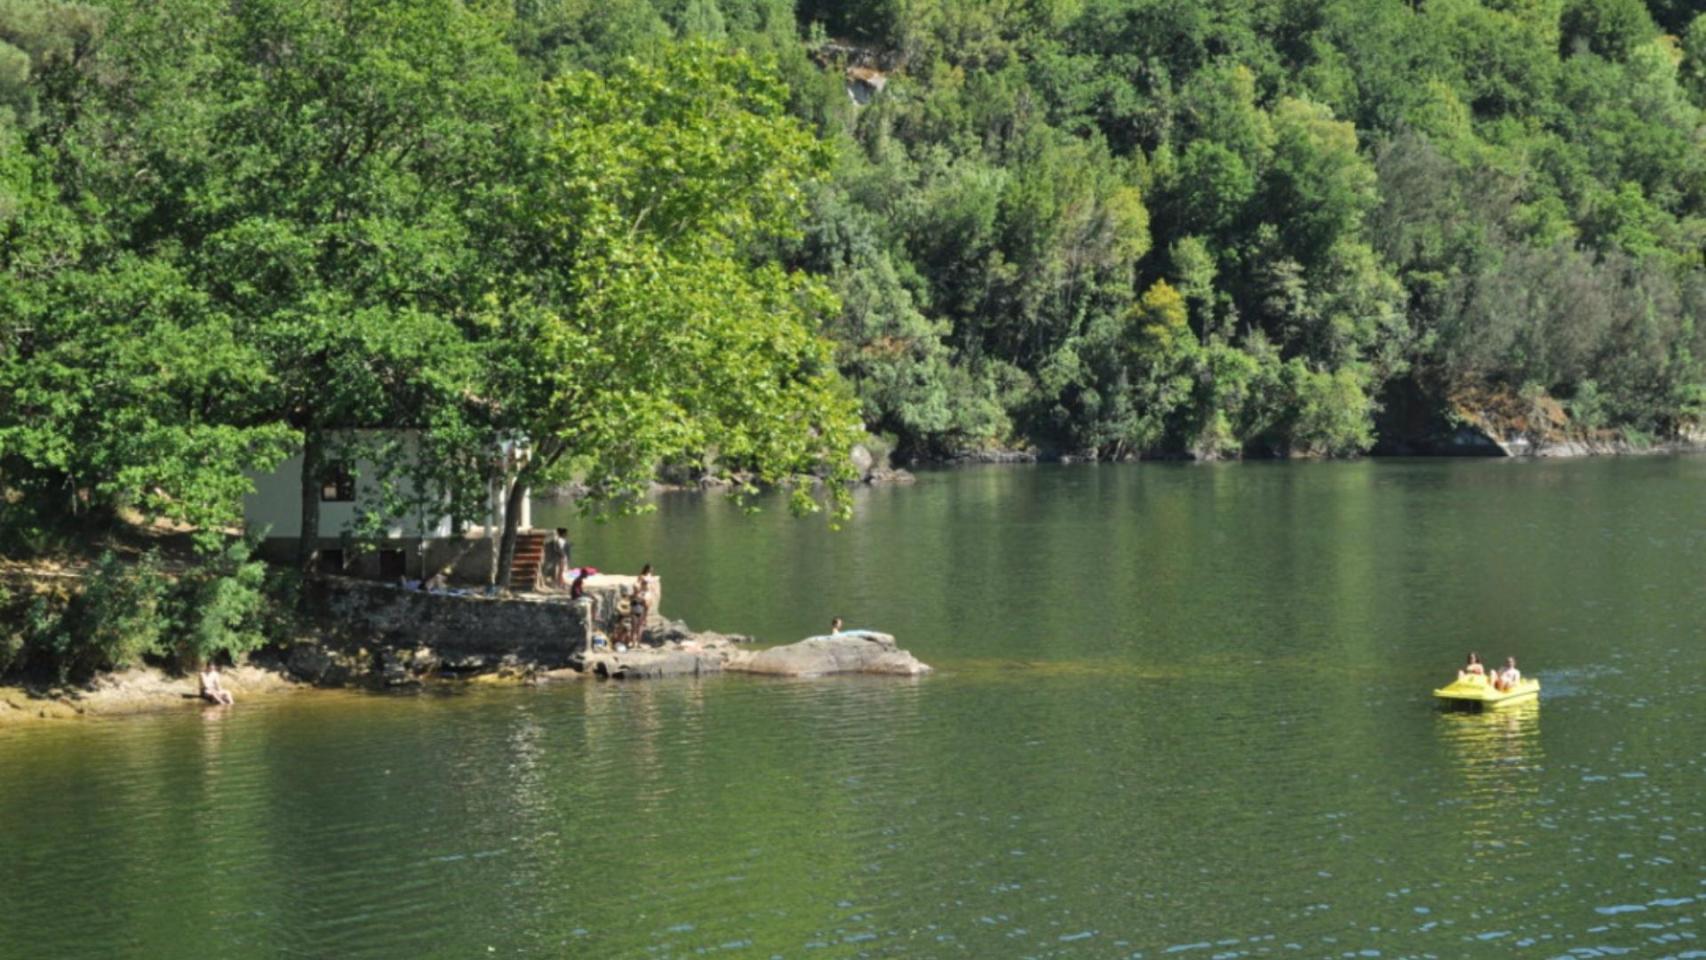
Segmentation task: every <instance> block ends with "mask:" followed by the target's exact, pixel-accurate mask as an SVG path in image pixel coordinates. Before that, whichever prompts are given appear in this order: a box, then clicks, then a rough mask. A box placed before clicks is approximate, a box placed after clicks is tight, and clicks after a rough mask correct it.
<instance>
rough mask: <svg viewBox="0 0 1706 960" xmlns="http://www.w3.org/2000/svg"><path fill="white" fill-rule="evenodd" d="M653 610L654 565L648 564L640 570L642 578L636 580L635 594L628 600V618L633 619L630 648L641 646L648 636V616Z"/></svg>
mask: <svg viewBox="0 0 1706 960" xmlns="http://www.w3.org/2000/svg"><path fill="white" fill-rule="evenodd" d="M651 609H652V565H651V564H649V563H648V564H646V565H645V566H643V567H641V568H640V576H639V577H638V578H637V579H635V580H634V594H633V596H632V597H630V598H629V600H628V616H630V617H631V618H633V626H632V627H631V628H630V631H631V632H630V639H629V641H628V645H629V646H633V647H637V646H639V645H640V639H641V638H642V637H644V636H645V635H646V615H647V614H648V613H650V612H651Z"/></svg>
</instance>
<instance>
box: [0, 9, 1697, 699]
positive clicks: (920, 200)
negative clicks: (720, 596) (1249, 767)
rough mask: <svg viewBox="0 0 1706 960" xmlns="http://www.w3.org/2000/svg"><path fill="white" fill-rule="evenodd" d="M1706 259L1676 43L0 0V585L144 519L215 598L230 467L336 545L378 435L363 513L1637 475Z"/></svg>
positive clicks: (1570, 13)
mask: <svg viewBox="0 0 1706 960" xmlns="http://www.w3.org/2000/svg"><path fill="white" fill-rule="evenodd" d="M1703 250H1706V15H1701V14H1697V13H1696V12H1695V11H1694V9H1692V4H1691V3H1689V2H1687V0H1647V2H1642V0H1272V2H1267V0H868V2H860V0H855V2H837V3H827V2H822V0H801V2H799V3H797V4H794V3H788V2H784V0H599V2H596V3H595V2H591V0H513V2H499V0H288V2H287V0H244V2H240V3H237V2H230V0H106V2H61V0H0V540H3V541H4V543H5V544H6V550H7V551H8V552H9V553H13V554H17V553H25V552H29V551H31V550H37V549H41V548H43V546H44V545H45V544H48V543H50V542H52V540H53V536H54V534H53V531H54V530H56V529H59V528H60V527H61V526H62V525H63V523H64V522H65V521H66V519H67V518H72V519H76V518H79V517H84V518H86V517H91V516H105V515H113V514H116V513H117V512H119V511H129V512H130V513H131V514H132V515H136V516H140V517H141V518H143V519H144V520H149V521H159V522H167V523H171V524H175V525H178V526H180V527H183V528H186V529H190V530H193V531H199V532H200V535H201V540H200V541H199V543H200V547H201V549H202V551H203V553H204V554H205V555H206V556H207V557H209V558H211V559H210V560H209V561H208V562H209V564H211V566H210V568H209V569H211V570H213V571H214V572H213V573H210V574H209V575H208V577H209V579H207V580H206V582H205V584H204V586H205V587H206V589H207V590H212V591H214V592H215V593H217V592H218V589H220V588H219V586H218V585H219V584H223V583H233V582H237V580H238V578H239V574H241V575H242V576H244V577H248V578H249V580H251V581H252V580H253V579H254V577H253V575H252V574H250V573H247V572H244V571H246V570H247V569H248V568H247V567H246V566H245V565H244V562H243V561H242V560H241V558H240V557H238V558H236V559H230V558H231V557H232V554H231V551H230V544H229V537H230V531H232V530H233V529H234V528H235V527H236V526H237V525H239V524H240V520H241V510H240V502H241V496H242V494H243V493H244V492H245V490H247V489H248V486H249V479H248V474H249V472H251V471H255V470H264V469H270V468H271V467H272V466H274V465H276V464H278V463H279V462H281V461H282V460H283V459H284V457H285V456H287V455H288V454H289V453H291V452H293V451H297V450H302V451H304V452H305V457H304V467H303V471H302V473H303V478H302V482H303V488H304V491H305V495H304V506H305V510H304V513H305V518H304V519H305V529H308V530H312V529H313V527H312V523H313V522H317V521H314V520H313V519H312V518H309V517H308V516H307V514H308V513H309V509H308V505H309V504H310V502H311V501H312V500H313V499H314V498H313V497H312V496H311V495H309V493H308V491H311V490H313V489H314V488H315V486H316V485H317V484H318V483H319V482H321V480H322V479H323V478H322V477H321V476H320V473H321V472H323V471H324V469H325V465H326V464H328V463H330V462H332V461H333V460H335V459H336V458H337V457H338V456H339V455H340V454H339V451H338V450H336V449H334V447H335V445H336V444H337V443H339V442H342V441H340V440H339V439H338V438H339V437H346V436H348V435H350V431H352V430H364V429H376V428H407V429H408V430H409V431H411V435H413V436H417V437H419V438H420V442H421V443H422V444H423V445H424V447H423V449H425V450H426V451H427V452H428V454H429V455H428V456H426V457H419V458H416V459H415V460H413V461H411V462H409V463H407V464H403V463H402V461H401V459H399V460H398V462H399V466H398V468H397V469H398V470H399V471H405V470H407V471H412V472H413V473H414V474H415V476H414V478H413V479H414V480H415V482H414V483H412V484H408V485H402V484H399V485H397V486H396V489H397V490H398V491H399V492H398V493H397V499H396V500H395V502H388V503H386V504H383V505H382V510H380V512H381V513H383V512H390V513H391V514H392V515H399V512H400V511H407V510H410V509H420V508H422V504H421V503H420V502H414V503H411V502H408V498H409V496H414V497H416V498H417V500H418V499H419V498H430V500H431V505H432V507H433V509H438V508H440V507H442V506H444V505H445V504H449V505H450V509H452V510H453V511H457V512H461V513H466V514H469V515H473V514H475V513H477V511H478V510H479V508H480V501H481V497H482V496H483V495H484V492H485V491H486V490H487V489H488V488H489V484H490V483H491V482H492V481H493V480H494V476H495V479H497V480H499V481H501V482H502V483H503V484H505V487H504V490H505V494H506V496H509V497H511V498H512V499H513V498H516V497H519V496H523V495H524V494H525V490H526V489H527V488H529V487H530V486H531V487H533V488H541V487H544V486H548V485H550V484H552V483H555V482H561V481H562V480H564V479H566V478H571V477H573V478H576V479H578V480H580V481H582V482H584V483H585V484H586V487H587V488H588V489H590V490H592V491H593V492H594V493H595V494H596V495H598V496H600V497H604V498H607V499H615V500H619V499H621V498H622V497H624V496H629V495H631V494H633V493H634V492H636V491H638V490H640V489H642V488H643V486H644V484H645V483H646V481H647V480H649V479H650V478H651V477H652V476H653V475H654V474H655V472H656V471H657V470H658V468H659V466H660V465H672V466H679V465H683V464H685V465H687V467H688V469H689V472H690V473H691V472H714V471H723V472H729V471H735V472H738V473H739V474H740V475H741V476H743V477H746V478H750V481H751V483H753V484H763V483H786V482H789V481H791V480H800V479H802V478H806V477H812V478H817V479H821V480H828V481H829V482H828V483H824V484H818V485H816V486H815V487H814V486H813V485H812V484H806V483H796V484H795V485H794V486H795V489H796V490H797V491H799V497H798V500H799V503H800V505H801V506H802V508H805V509H811V508H812V507H814V506H816V505H821V504H827V505H829V506H831V507H832V508H833V509H835V510H837V511H844V510H845V509H846V499H845V494H844V492H842V491H843V488H844V486H845V482H846V481H847V480H848V479H849V477H850V476H851V468H850V467H849V466H848V464H847V462H846V461H847V460H848V457H847V451H848V450H850V449H851V448H852V446H853V445H854V444H855V443H858V442H860V440H861V439H862V438H864V439H865V440H866V442H867V443H869V444H871V445H872V446H875V447H878V448H882V449H888V450H892V451H893V452H894V454H895V455H896V456H897V457H898V458H901V459H908V460H924V461H933V460H943V459H951V458H954V457H957V456H963V455H968V454H977V453H980V452H987V451H1001V450H1013V449H1019V450H1029V451H1036V452H1040V453H1043V454H1055V455H1069V456H1079V457H1093V458H1104V459H1124V458H1136V457H1194V458H1200V459H1216V458H1224V457H1239V456H1354V455H1358V454H1361V453H1365V452H1368V451H1370V450H1375V449H1378V448H1379V447H1380V446H1381V445H1383V444H1384V445H1387V446H1398V447H1401V446H1402V444H1403V443H1404V442H1405V440H1406V439H1407V438H1408V436H1409V434H1411V433H1412V432H1414V431H1416V430H1418V429H1423V428H1424V427H1418V424H1422V425H1426V424H1446V425H1448V426H1449V425H1450V424H1452V423H1454V422H1456V421H1457V420H1459V419H1461V418H1462V417H1464V416H1465V411H1470V410H1474V409H1477V408H1485V407H1497V408H1499V409H1503V410H1507V411H1515V417H1516V420H1517V421H1519V422H1526V423H1529V424H1531V425H1533V429H1546V430H1551V431H1557V432H1562V433H1569V434H1575V435H1581V436H1615V437H1619V438H1622V439H1624V440H1625V441H1627V442H1630V443H1635V444H1640V443H1646V442H1651V441H1654V440H1660V439H1668V438H1671V437H1675V436H1677V435H1679V434H1681V433H1683V432H1685V431H1689V430H1694V429H1698V427H1699V425H1700V423H1701V421H1702V419H1706V330H1702V329H1701V327H1700V325H1699V319H1700V317H1701V316H1702V314H1703V312H1706V260H1703V257H1706V254H1703ZM380 435H382V431H381V432H380ZM516 438H525V439H526V441H527V443H528V444H529V449H530V453H531V455H530V457H529V458H528V459H526V460H525V461H522V462H519V463H507V464H496V465H494V463H493V461H492V458H491V455H490V452H491V450H492V449H494V445H499V444H502V443H504V442H506V441H511V440H514V439H516ZM393 453H394V451H393ZM383 454H384V451H379V452H377V453H372V454H371V455H373V456H378V457H379V458H380V459H382V460H383V459H384V457H383ZM814 489H817V490H821V491H826V492H824V493H821V494H819V495H818V496H819V497H820V501H817V502H814V501H813V496H814V494H813V493H812V491H813V490H814ZM411 490H412V491H414V493H413V494H409V493H407V492H406V491H411ZM423 491H424V492H423ZM376 516H377V515H376ZM510 532H511V534H513V531H510ZM309 539H311V538H308V537H305V538H304V540H305V542H307V541H308V540H309ZM511 540H512V537H506V543H507V542H510V541H511ZM221 558H226V559H221ZM221 564H223V566H221ZM221 571H223V572H221ZM245 582H247V581H245ZM238 606H241V605H240V604H239V605H238ZM220 616H224V614H220ZM243 616H244V615H243V614H242V612H241V611H239V612H238V613H235V614H231V618H232V619H233V622H235V621H238V620H241V619H242V618H243ZM229 633H230V631H229V630H226V629H225V628H224V627H222V626H220V625H219V624H214V625H212V626H210V627H208V628H207V636H209V637H212V638H214V639H211V640H208V641H207V644H206V645H207V646H208V647H209V648H210V649H211V648H214V647H218V646H219V644H220V643H221V642H224V641H221V640H219V639H218V638H220V637H227V636H228V635H229ZM0 646H3V644H0ZM3 661H4V650H0V669H4V666H5V664H4V662H3Z"/></svg>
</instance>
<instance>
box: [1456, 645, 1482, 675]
mask: <svg viewBox="0 0 1706 960" xmlns="http://www.w3.org/2000/svg"><path fill="white" fill-rule="evenodd" d="M1486 675H1487V668H1486V667H1485V666H1483V665H1482V664H1481V655H1480V654H1478V653H1475V652H1473V651H1471V652H1470V654H1469V659H1468V660H1467V661H1466V662H1465V663H1464V664H1463V669H1461V670H1459V671H1457V679H1459V680H1467V679H1468V678H1470V677H1482V678H1485V677H1486Z"/></svg>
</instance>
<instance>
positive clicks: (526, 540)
mask: <svg viewBox="0 0 1706 960" xmlns="http://www.w3.org/2000/svg"><path fill="white" fill-rule="evenodd" d="M545 537H546V533H545V531H543V530H521V531H518V532H517V533H516V535H515V562H514V563H512V564H511V565H510V568H509V588H510V589H511V590H533V589H536V588H537V587H538V586H539V562H540V561H541V560H543V559H545Z"/></svg>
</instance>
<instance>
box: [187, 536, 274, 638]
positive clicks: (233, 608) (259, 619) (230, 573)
mask: <svg viewBox="0 0 1706 960" xmlns="http://www.w3.org/2000/svg"><path fill="white" fill-rule="evenodd" d="M252 549H253V548H252V546H251V545H250V544H249V543H247V542H244V541H237V542H235V543H232V544H231V545H229V546H228V547H226V548H225V549H224V550H222V551H221V552H219V553H218V554H215V555H214V556H212V557H209V558H208V559H207V560H205V561H204V562H203V563H202V564H201V565H200V566H199V567H197V568H196V569H194V570H191V571H189V572H187V573H185V574H184V575H183V576H181V577H180V578H179V579H178V584H177V586H176V587H175V588H174V589H173V590H172V593H171V597H170V606H171V612H172V617H171V619H172V621H173V624H174V626H175V627H176V628H177V631H176V639H175V640H174V641H173V643H172V652H173V653H175V654H176V655H177V657H178V659H179V661H180V662H183V663H201V662H204V661H206V660H209V659H212V658H214V657H216V656H219V655H221V654H224V655H225V656H227V657H229V658H231V659H232V660H234V661H235V660H238V659H240V658H241V657H242V656H243V655H245V654H247V653H248V652H249V651H251V650H254V649H255V648H256V647H259V646H260V645H261V644H262V643H263V642H264V640H265V638H264V636H263V631H262V625H263V621H264V619H265V614H266V612H267V607H268V603H267V595H266V591H265V586H266V579H267V573H266V565H265V564H263V563H261V562H260V561H258V560H255V559H253V558H252V557H251V556H250V554H251V551H252Z"/></svg>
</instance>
